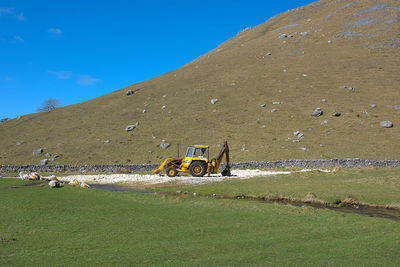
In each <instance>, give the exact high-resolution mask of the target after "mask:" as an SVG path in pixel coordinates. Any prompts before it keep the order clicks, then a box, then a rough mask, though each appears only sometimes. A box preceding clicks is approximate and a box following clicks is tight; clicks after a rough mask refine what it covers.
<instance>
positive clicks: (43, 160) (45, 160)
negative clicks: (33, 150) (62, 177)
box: [39, 159, 49, 166]
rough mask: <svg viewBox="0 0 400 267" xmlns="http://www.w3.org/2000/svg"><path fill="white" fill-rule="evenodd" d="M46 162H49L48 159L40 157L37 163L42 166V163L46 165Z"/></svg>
mask: <svg viewBox="0 0 400 267" xmlns="http://www.w3.org/2000/svg"><path fill="white" fill-rule="evenodd" d="M48 163H49V160H48V159H42V160H41V161H40V163H39V165H40V166H44V165H47V164H48Z"/></svg>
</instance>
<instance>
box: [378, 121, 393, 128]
mask: <svg viewBox="0 0 400 267" xmlns="http://www.w3.org/2000/svg"><path fill="white" fill-rule="evenodd" d="M380 125H381V127H383V128H392V127H393V122H391V121H382V122H381V123H380Z"/></svg>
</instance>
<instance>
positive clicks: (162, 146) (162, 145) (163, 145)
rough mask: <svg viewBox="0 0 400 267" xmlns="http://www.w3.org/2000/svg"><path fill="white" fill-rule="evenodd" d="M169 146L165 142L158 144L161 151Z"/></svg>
mask: <svg viewBox="0 0 400 267" xmlns="http://www.w3.org/2000/svg"><path fill="white" fill-rule="evenodd" d="M169 146H170V144H169V143H167V142H165V140H162V142H161V144H160V147H161V148H162V149H167V148H168V147H169Z"/></svg>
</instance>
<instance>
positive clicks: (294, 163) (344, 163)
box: [0, 158, 400, 173]
mask: <svg viewBox="0 0 400 267" xmlns="http://www.w3.org/2000/svg"><path fill="white" fill-rule="evenodd" d="M221 165H222V166H221V169H223V168H224V166H223V164H221ZM231 165H232V168H234V169H235V168H237V169H251V168H285V167H300V168H332V167H343V168H357V167H385V168H400V160H381V161H378V160H364V159H357V158H350V159H330V160H278V161H248V162H238V163H232V164H231ZM157 167H158V164H134V165H43V166H41V165H22V166H12V165H0V172H2V173H10V172H32V171H36V172H83V173H84V172H103V173H118V172H126V171H127V170H129V171H130V172H148V171H151V170H153V169H155V168H157Z"/></svg>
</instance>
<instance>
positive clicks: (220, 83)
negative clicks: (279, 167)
mask: <svg viewBox="0 0 400 267" xmlns="http://www.w3.org/2000/svg"><path fill="white" fill-rule="evenodd" d="M399 73H400V3H399V1H396V0H382V1H380V0H376V1H373V0H358V1H350V0H343V1H340V0H336V1H332V0H323V1H318V2H315V3H313V4H311V5H308V6H305V7H301V8H297V9H294V10H290V11H287V12H285V13H283V14H280V15H277V16H276V17H274V18H272V19H270V20H268V21H266V22H265V23H263V24H261V25H259V26H257V27H254V28H251V29H246V30H244V31H242V32H240V33H238V34H237V36H235V37H234V38H232V39H230V40H228V41H226V42H225V43H223V44H221V45H220V46H219V47H217V48H216V49H214V50H213V51H210V52H209V53H207V54H205V55H203V56H201V57H199V58H198V59H196V60H195V61H193V62H190V63H188V64H186V65H185V66H184V67H182V68H179V69H177V70H175V71H172V72H170V73H166V74H164V75H161V76H158V77H155V78H153V79H151V80H148V81H145V82H142V83H138V84H134V85H132V86H129V87H127V88H123V89H121V90H118V91H115V92H113V93H110V94H107V95H104V96H101V97H99V98H96V99H93V100H90V101H87V102H84V103H79V104H76V105H71V106H67V107H63V108H59V109H56V110H54V111H51V112H42V113H36V114H30V115H26V116H22V117H20V118H17V119H13V120H10V121H7V122H4V123H2V124H0V151H1V153H0V164H28V163H30V164H38V163H39V162H40V160H42V159H44V158H46V156H45V154H46V153H50V154H51V155H52V156H53V155H54V154H59V155H60V157H58V158H56V159H55V160H54V161H53V162H50V163H51V164H86V163H110V164H117V163H121V164H122V163H157V162H159V161H160V160H161V159H163V158H165V157H167V156H175V155H176V146H177V144H178V143H179V144H181V150H183V149H184V147H185V146H186V145H188V144H209V145H210V146H211V154H212V155H215V154H217V150H218V144H221V143H222V142H223V141H224V140H228V142H229V144H230V146H231V154H232V160H233V161H236V162H237V161H248V160H279V159H319V158H322V159H326V158H348V157H359V158H365V159H399V157H400V152H399V151H400V142H399V136H400V120H399V117H400V110H398V109H400V108H397V107H398V106H400V75H399ZM127 90H133V91H134V92H135V93H134V94H132V95H129V96H128V95H126V91H127ZM212 99H218V102H216V103H215V104H212V103H211V100H212ZM274 102H275V104H274ZM277 102H279V103H277ZM263 104H265V106H264V105H263ZM163 106H165V107H164V108H162V107H163ZM316 108H321V110H322V111H323V114H322V115H321V116H319V117H314V116H312V115H311V114H312V113H313V111H314V109H316ZM143 110H145V113H143V112H144V111H143ZM271 111H275V112H271ZM334 112H337V113H340V116H332V114H333V113H334ZM336 115H338V114H336ZM382 121H391V122H393V124H394V127H393V128H383V127H381V126H380V123H381V122H382ZM136 122H138V126H137V127H136V129H134V130H133V131H129V132H127V131H126V130H125V128H126V126H127V125H132V124H135V123H136ZM296 131H299V132H300V133H301V134H302V135H303V138H301V134H298V135H297V137H295V136H294V134H293V133H294V132H296ZM106 140H108V141H109V142H105V141H106ZM162 140H165V141H166V142H168V143H169V144H170V147H169V148H167V149H162V148H160V143H161V142H162ZM39 148H43V150H44V152H43V153H42V154H39V155H34V154H33V151H35V150H37V149H39ZM47 158H50V157H48V156H47Z"/></svg>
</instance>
